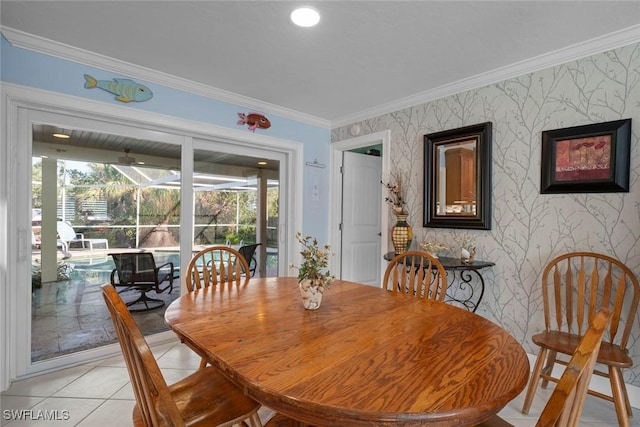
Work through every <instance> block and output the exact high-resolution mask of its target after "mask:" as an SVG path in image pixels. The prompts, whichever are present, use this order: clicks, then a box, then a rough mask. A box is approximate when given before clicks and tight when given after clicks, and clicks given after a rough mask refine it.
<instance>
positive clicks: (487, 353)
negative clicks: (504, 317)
mask: <svg viewBox="0 0 640 427" xmlns="http://www.w3.org/2000/svg"><path fill="white" fill-rule="evenodd" d="M165 320H166V323H167V324H168V325H169V327H170V328H171V329H172V330H173V331H174V332H175V333H176V334H177V335H178V337H179V338H180V339H181V340H182V341H183V342H184V343H185V344H186V345H188V346H189V347H190V348H191V349H193V350H194V351H195V352H196V353H198V354H199V355H200V356H202V357H205V358H206V359H207V360H208V361H209V362H210V363H211V364H212V365H213V366H215V367H216V368H218V369H219V370H220V371H221V372H222V373H223V374H225V375H226V376H227V377H228V378H229V379H230V380H232V381H233V382H234V383H235V384H237V385H238V386H239V387H240V388H242V389H243V390H244V391H245V393H246V394H247V395H249V396H251V397H252V398H254V399H255V400H257V401H258V402H260V403H262V404H263V405H265V406H267V407H269V408H271V409H273V410H274V411H277V412H279V413H281V414H283V415H286V416H287V417H290V418H292V419H294V420H297V421H298V422H299V423H300V425H316V426H340V427H345V426H391V425H393V426H420V425H429V426H461V425H473V424H476V423H478V422H481V421H483V420H486V419H488V418H490V417H491V416H492V415H494V414H496V413H498V412H499V411H500V410H501V409H502V408H503V407H504V406H505V405H506V404H507V403H508V402H509V401H511V400H512V399H514V398H515V397H516V396H517V395H518V394H519V393H520V392H521V391H522V390H523V389H524V387H525V385H526V383H527V379H528V376H529V361H528V358H527V355H526V353H525V351H524V349H523V348H522V346H521V345H520V344H519V343H518V342H517V341H516V340H515V339H514V338H513V337H512V336H511V335H510V334H509V333H508V332H507V331H505V330H504V329H502V328H501V327H499V326H497V325H496V324H494V323H492V322H491V321H489V320H487V319H485V318H483V317H481V316H479V315H477V314H474V313H470V312H469V311H467V310H465V309H461V308H459V307H455V306H452V305H448V304H446V303H442V302H437V301H430V300H421V299H417V298H413V297H410V296H408V295H405V294H402V293H397V292H388V291H386V290H383V289H381V288H376V287H371V286H367V285H362V284H358V283H353V282H348V281H342V280H337V281H335V282H334V283H333V284H332V285H331V288H330V289H329V290H328V291H326V293H325V294H324V297H323V301H322V305H321V306H320V308H319V309H318V310H306V309H304V308H303V306H302V301H301V298H300V294H299V290H298V286H297V280H296V278H293V277H277V278H252V279H251V280H250V281H249V282H248V283H247V284H244V285H235V284H232V285H229V284H225V285H216V286H213V287H208V288H203V289H199V290H196V291H194V292H189V293H186V294H184V295H182V296H181V297H180V298H178V299H177V300H175V301H174V302H173V303H171V305H170V306H169V307H168V308H167V310H166V312H165Z"/></svg>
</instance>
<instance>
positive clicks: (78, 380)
mask: <svg viewBox="0 0 640 427" xmlns="http://www.w3.org/2000/svg"><path fill="white" fill-rule="evenodd" d="M153 352H154V355H155V356H156V359H157V360H158V365H159V366H160V368H161V369H162V372H163V374H164V376H165V378H166V380H167V382H168V383H173V382H175V381H178V380H179V379H181V378H183V377H185V376H186V375H188V374H190V373H191V372H193V371H194V370H195V369H196V368H197V367H198V364H199V363H200V358H199V357H198V356H196V355H195V354H194V353H193V352H192V351H191V350H189V349H188V348H187V347H185V346H184V345H182V344H180V343H177V342H176V343H169V344H162V345H156V346H154V347H153ZM550 390H551V389H549V390H539V391H538V393H537V395H536V398H535V400H534V402H533V406H532V408H531V412H530V415H529V416H524V415H522V414H521V412H520V408H521V406H522V401H523V398H524V397H523V395H520V396H519V397H517V398H516V399H515V400H513V401H512V402H511V403H510V404H509V405H508V406H507V407H506V408H505V409H504V410H503V411H502V412H501V413H500V415H501V416H502V417H503V418H505V419H506V420H507V421H508V422H510V423H512V424H513V425H515V426H517V427H530V426H531V427H532V426H534V425H535V423H536V420H537V417H538V416H539V414H540V412H541V411H542V408H543V407H544V405H545V403H546V400H547V399H548V397H549V395H550V393H551V391H550ZM134 403H135V398H134V395H133V390H132V389H131V385H130V383H129V376H128V374H127V369H126V366H125V364H124V360H123V358H122V357H121V356H116V357H112V358H109V359H105V360H102V361H97V362H93V363H88V364H85V365H81V366H77V367H73V368H68V369H64V370H61V371H57V372H53V373H48V374H43V375H40V376H37V377H32V378H28V379H25V380H21V381H16V382H14V383H13V384H12V385H11V387H10V388H9V390H7V391H5V392H3V393H1V394H0V409H1V410H2V411H1V413H2V426H8V427H18V426H24V427H29V426H33V427H43V426H61V427H62V426H79V427H103V426H119V427H126V426H131V425H132V422H131V412H132V410H133V406H134ZM28 410H31V412H27V411H28ZM41 410H48V412H47V413H48V414H52V413H53V414H55V412H53V411H58V412H57V415H58V418H59V420H54V421H51V420H49V421H44V420H16V419H12V414H15V412H12V411H21V413H23V414H24V413H25V412H26V413H30V414H33V415H34V416H36V415H37V414H38V413H39V412H38V411H41ZM65 411H66V412H65ZM637 411H638V409H636V412H637ZM270 415H271V412H270V411H269V410H268V409H265V410H264V411H262V412H261V418H263V419H267V418H268V417H269V416H270ZM616 424H617V420H616V415H615V411H614V409H613V405H612V404H610V403H609V402H606V401H603V400H601V399H597V398H594V397H592V396H587V402H586V403H585V406H584V410H583V413H582V417H581V419H580V426H584V427H605V426H615V425H616ZM631 425H632V426H635V427H640V422H639V421H638V420H632V423H631ZM345 427H348V426H345Z"/></svg>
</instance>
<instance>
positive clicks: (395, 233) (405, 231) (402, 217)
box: [391, 213, 413, 255]
mask: <svg viewBox="0 0 640 427" xmlns="http://www.w3.org/2000/svg"><path fill="white" fill-rule="evenodd" d="M408 216H409V215H407V214H401V213H399V214H396V219H397V221H396V224H395V225H394V226H393V228H392V229H391V241H392V242H393V248H394V249H395V251H396V255H400V254H402V253H404V252H406V251H407V249H409V246H411V241H412V240H413V230H412V229H411V226H410V225H409V224H408V223H407V217H408Z"/></svg>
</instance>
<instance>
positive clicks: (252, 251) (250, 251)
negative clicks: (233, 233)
mask: <svg viewBox="0 0 640 427" xmlns="http://www.w3.org/2000/svg"><path fill="white" fill-rule="evenodd" d="M261 244H262V243H254V244H252V245H244V246H240V248H239V249H238V252H240V254H242V256H243V257H244V259H245V260H246V261H247V263H248V264H249V272H250V276H251V277H253V276H254V275H255V274H256V267H257V265H258V262H257V261H256V249H257V248H258V246H260V245H261Z"/></svg>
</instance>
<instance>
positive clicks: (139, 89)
mask: <svg viewBox="0 0 640 427" xmlns="http://www.w3.org/2000/svg"><path fill="white" fill-rule="evenodd" d="M84 79H85V84H84V87H85V89H93V88H96V87H97V88H100V89H102V90H104V91H107V92H109V93H112V94H114V95H116V99H117V100H118V101H120V102H132V101H135V102H143V101H148V100H150V99H151V98H152V97H153V92H151V89H149V88H148V87H146V86H145V85H141V84H138V83H136V82H134V81H133V80H129V79H113V80H96V79H95V78H94V77H91V76H90V75H88V74H85V75H84Z"/></svg>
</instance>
